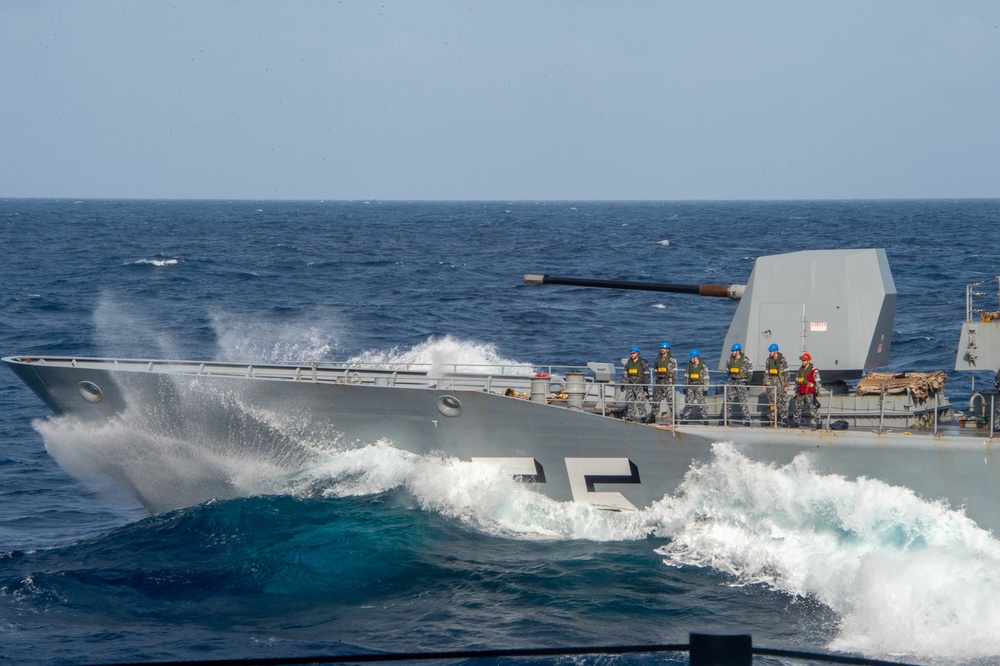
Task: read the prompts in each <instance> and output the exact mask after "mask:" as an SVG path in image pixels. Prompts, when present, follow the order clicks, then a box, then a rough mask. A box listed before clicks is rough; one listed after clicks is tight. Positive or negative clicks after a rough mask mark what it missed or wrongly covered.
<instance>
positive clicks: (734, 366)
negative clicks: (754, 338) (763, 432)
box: [726, 342, 753, 425]
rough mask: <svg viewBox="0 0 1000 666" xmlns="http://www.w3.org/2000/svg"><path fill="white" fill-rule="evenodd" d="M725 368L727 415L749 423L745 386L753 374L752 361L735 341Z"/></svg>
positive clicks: (735, 419)
mask: <svg viewBox="0 0 1000 666" xmlns="http://www.w3.org/2000/svg"><path fill="white" fill-rule="evenodd" d="M726 370H727V371H728V372H727V374H728V375H729V387H728V388H727V390H726V393H727V398H728V400H729V416H730V418H731V419H732V420H733V421H742V422H743V425H750V406H749V405H748V404H747V394H748V391H747V386H749V385H750V377H752V376H753V363H751V362H750V359H748V358H747V357H746V356H744V355H743V345H741V344H740V343H738V342H737V343H736V344H734V345H733V348H732V350H731V351H730V352H729V363H728V364H727V367H726Z"/></svg>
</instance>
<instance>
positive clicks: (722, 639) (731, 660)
mask: <svg viewBox="0 0 1000 666" xmlns="http://www.w3.org/2000/svg"><path fill="white" fill-rule="evenodd" d="M689 636H690V638H689V643H690V647H691V661H690V663H691V666H751V664H752V663H753V641H752V640H751V639H750V634H732V635H718V634H690V635H689Z"/></svg>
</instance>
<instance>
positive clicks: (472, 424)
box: [4, 358, 1000, 532]
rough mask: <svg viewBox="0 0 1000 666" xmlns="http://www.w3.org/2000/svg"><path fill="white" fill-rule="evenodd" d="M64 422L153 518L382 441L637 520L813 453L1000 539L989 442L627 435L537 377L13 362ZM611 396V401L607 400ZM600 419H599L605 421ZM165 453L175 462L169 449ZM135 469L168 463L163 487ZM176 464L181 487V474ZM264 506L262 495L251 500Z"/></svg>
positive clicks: (156, 476)
mask: <svg viewBox="0 0 1000 666" xmlns="http://www.w3.org/2000/svg"><path fill="white" fill-rule="evenodd" d="M4 362H5V363H6V364H7V365H8V366H9V367H10V368H11V369H12V370H13V371H14V372H15V373H16V374H17V375H18V376H19V377H20V378H21V379H22V380H23V381H24V382H25V383H26V384H27V385H28V386H29V387H30V388H31V389H32V390H33V391H35V393H37V394H38V395H39V397H41V398H42V400H43V401H45V403H46V404H47V405H48V406H49V407H50V408H51V409H52V410H53V411H54V412H55V413H56V414H58V415H64V416H67V417H69V418H70V419H73V421H74V422H77V423H80V424H84V425H91V426H97V427H108V426H109V424H110V425H112V426H115V427H117V428H118V430H117V431H116V432H118V433H119V434H118V435H116V436H120V437H125V438H131V439H130V441H129V443H128V447H127V448H126V449H120V450H127V451H129V453H128V455H117V456H112V457H109V458H106V459H103V460H101V461H100V462H99V463H98V464H97V465H96V466H99V467H100V469H101V471H102V472H103V473H105V474H107V475H108V476H110V477H112V478H113V479H115V480H116V481H117V482H118V483H119V484H120V485H122V486H123V487H125V488H126V489H128V490H129V491H130V492H131V493H132V494H133V495H135V497H136V498H138V500H139V501H140V502H142V504H143V505H144V506H145V507H146V508H147V509H148V510H149V511H150V512H152V513H159V512H163V511H167V510H171V509H175V508H181V507H185V506H191V505H194V504H198V503H201V502H204V501H207V500H210V499H226V498H232V497H235V496H239V495H243V494H247V493H248V492H254V491H253V490H250V491H248V489H247V488H246V487H243V486H241V485H240V484H239V483H237V482H234V480H233V478H232V476H231V474H229V473H227V472H226V471H225V470H223V469H222V468H221V467H220V466H218V465H215V464H213V461H215V460H218V459H220V458H224V457H230V458H231V457H233V456H239V457H240V458H241V459H242V460H245V461H247V463H248V464H251V465H260V466H267V467H269V468H272V469H274V470H275V473H276V474H288V475H294V474H295V473H297V472H298V471H300V470H301V469H302V468H303V467H304V466H305V465H307V464H308V463H309V461H310V460H312V459H314V457H315V456H316V455H317V454H318V453H322V452H323V451H328V450H347V449H351V448H357V447H358V446H361V445H367V444H371V443H374V442H378V441H383V440H385V441H389V442H391V443H392V445H393V446H395V447H398V448H400V449H403V450H406V451H410V452H412V453H416V454H424V455H428V454H429V455H433V454H441V455H443V456H447V457H455V458H458V459H461V460H475V461H482V462H492V463H494V464H496V465H499V466H501V467H503V468H504V469H505V470H507V471H508V472H509V473H510V474H512V475H515V476H518V477H520V478H521V479H523V480H524V481H525V482H526V483H530V484H533V485H532V487H533V488H534V489H536V490H537V491H538V492H540V493H543V494H545V495H547V496H549V497H551V498H553V499H555V500H560V501H570V500H575V501H577V502H583V503H587V504H591V505H595V506H599V507H602V508H607V509H613V510H631V509H641V508H643V507H646V506H649V505H650V504H652V503H653V502H655V501H657V500H659V499H661V498H662V497H664V495H668V494H672V493H674V492H675V491H676V490H677V488H678V485H679V484H680V483H681V481H682V480H683V479H684V476H685V474H686V473H687V472H688V470H689V469H690V468H691V467H692V465H696V464H699V463H707V462H709V461H710V460H711V459H712V457H713V450H712V447H713V445H714V444H715V443H718V442H732V443H733V444H734V445H735V446H736V447H737V449H738V450H739V451H740V452H741V453H742V454H743V455H745V456H747V457H748V458H750V459H752V460H755V461H760V462H764V463H770V464H777V465H784V464H788V463H790V462H791V461H792V460H793V459H794V458H795V457H796V456H798V455H800V454H808V456H809V460H810V463H811V467H812V469H813V470H814V471H816V472H819V473H827V474H839V475H842V476H844V477H846V478H847V479H856V478H859V477H867V478H872V479H878V480H881V481H884V482H885V483H888V484H891V485H894V486H902V487H906V488H910V489H911V490H913V491H914V492H916V493H917V494H918V495H920V496H921V497H923V498H925V499H928V500H943V501H945V502H947V503H948V504H949V505H951V506H952V507H965V510H966V513H967V515H968V516H969V517H970V518H972V519H973V520H974V521H976V522H977V523H978V524H979V525H980V526H981V527H983V528H985V529H989V530H993V531H994V532H996V531H997V530H998V529H1000V511H998V508H1000V454H997V453H996V452H995V450H994V449H995V447H994V444H995V443H996V442H997V440H996V439H991V438H990V437H989V436H988V435H987V434H986V433H985V432H984V431H974V430H973V431H966V430H963V429H958V428H953V429H952V431H951V432H948V433H946V434H942V433H941V432H939V433H938V434H933V433H930V432H917V431H915V430H914V431H911V432H912V433H913V434H908V433H903V432H897V433H881V434H879V433H876V432H872V431H870V430H846V431H837V432H834V431H825V430H824V431H813V430H800V429H775V428H768V427H743V426H738V427H725V426H722V425H676V426H672V427H664V426H652V425H644V424H639V423H632V422H628V421H625V420H622V419H620V418H615V417H613V416H610V415H607V413H603V412H602V410H603V409H604V407H605V405H604V404H603V403H602V402H600V401H601V400H604V401H606V396H603V395H602V396H600V397H599V399H598V398H596V397H595V396H597V394H596V393H595V391H596V389H598V388H602V387H598V386H597V384H596V383H589V384H588V386H587V396H586V400H585V402H584V405H583V407H582V408H581V407H576V408H570V407H567V406H561V405H559V404H550V403H547V402H545V401H544V400H531V399H524V397H523V396H524V395H526V394H527V392H528V391H529V390H530V384H531V381H532V376H531V375H522V376H517V377H514V376H511V375H505V374H503V373H497V374H492V375H490V374H487V375H482V374H479V375H475V376H473V375H471V374H470V375H464V374H458V373H455V374H452V375H450V376H446V377H433V376H431V375H429V374H428V373H426V372H408V371H393V372H388V371H381V372H380V371H369V370H364V371H362V370H358V369H354V368H344V367H338V368H321V367H317V366H315V365H313V366H303V367H291V366H287V367H286V366H259V367H254V366H236V365H225V364H207V363H197V362H177V363H166V362H152V361H125V360H110V359H65V358H59V359H37V358H33V359H27V358H18V359H14V358H7V359H4ZM602 390H603V388H602ZM595 405H596V406H595ZM168 449H169V450H168ZM137 459H145V460H146V461H147V462H148V461H158V460H160V461H162V465H160V466H159V467H158V469H159V470H160V473H153V474H151V473H150V471H149V470H150V469H151V468H157V466H155V465H154V466H152V467H151V465H149V464H142V465H138V464H135V463H136V460H137ZM178 459H182V462H183V465H182V468H183V470H184V472H183V474H180V473H177V472H176V470H177V469H178ZM255 490H256V491H257V492H266V488H263V489H261V488H256V489H255Z"/></svg>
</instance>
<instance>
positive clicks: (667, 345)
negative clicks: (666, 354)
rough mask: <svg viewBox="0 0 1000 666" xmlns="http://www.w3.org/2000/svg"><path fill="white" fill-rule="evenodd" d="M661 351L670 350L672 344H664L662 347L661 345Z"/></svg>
mask: <svg viewBox="0 0 1000 666" xmlns="http://www.w3.org/2000/svg"><path fill="white" fill-rule="evenodd" d="M660 349H670V343H669V342H664V343H663V344H662V345H660Z"/></svg>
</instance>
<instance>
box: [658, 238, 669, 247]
mask: <svg viewBox="0 0 1000 666" xmlns="http://www.w3.org/2000/svg"><path fill="white" fill-rule="evenodd" d="M656 244H657V245H660V246H663V247H670V241H668V240H667V239H665V238H664V239H663V240H661V241H658V242H657V243H656Z"/></svg>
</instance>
